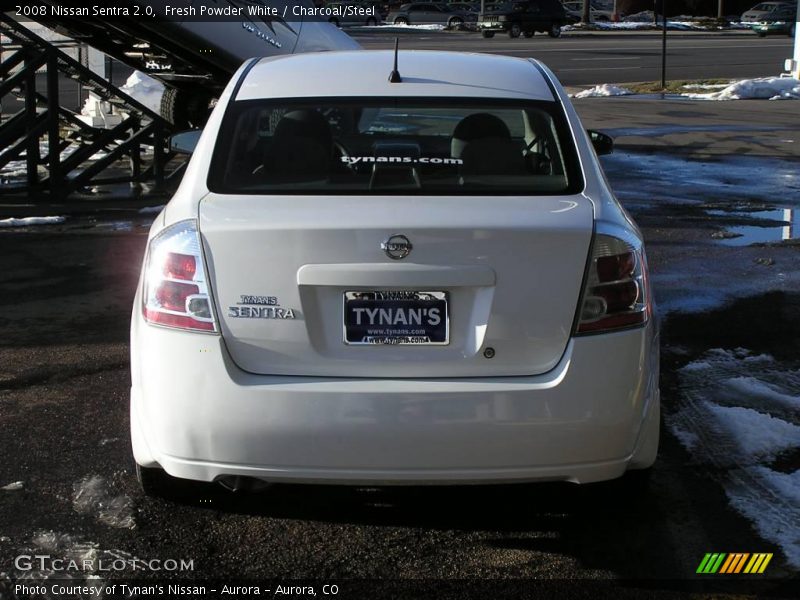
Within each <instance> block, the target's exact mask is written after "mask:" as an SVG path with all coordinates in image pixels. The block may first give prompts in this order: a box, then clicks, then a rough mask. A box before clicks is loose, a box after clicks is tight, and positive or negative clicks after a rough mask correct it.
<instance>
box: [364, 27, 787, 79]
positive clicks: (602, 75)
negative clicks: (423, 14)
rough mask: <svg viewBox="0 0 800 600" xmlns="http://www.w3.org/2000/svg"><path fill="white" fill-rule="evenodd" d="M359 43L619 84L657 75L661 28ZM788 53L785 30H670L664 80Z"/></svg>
mask: <svg viewBox="0 0 800 600" xmlns="http://www.w3.org/2000/svg"><path fill="white" fill-rule="evenodd" d="M351 35H352V36H353V37H354V38H356V39H357V40H358V41H359V43H361V45H362V46H364V48H368V49H372V48H391V47H393V45H394V39H395V37H399V38H400V47H401V48H405V49H416V50H459V51H467V52H489V53H492V54H506V55H510V56H519V57H526V58H527V57H533V58H538V59H540V60H542V61H543V62H544V63H545V64H546V65H548V66H549V67H550V68H551V69H553V70H554V71H555V73H556V75H557V76H558V78H559V79H560V80H561V83H562V84H564V85H593V84H598V83H626V82H634V81H657V80H660V79H661V34H660V33H658V32H646V33H643V32H626V33H620V34H616V33H602V34H600V33H597V34H591V35H589V34H584V33H580V34H578V33H564V34H563V35H562V37H561V38H559V39H552V38H550V37H547V36H546V35H536V36H534V37H533V38H531V39H525V38H519V39H515V40H512V39H510V38H508V37H507V36H500V35H498V36H495V37H494V38H492V39H483V38H481V37H480V36H479V35H478V34H476V33H447V32H441V33H440V32H435V33H414V34H410V33H400V34H396V33H383V32H381V31H380V30H376V31H375V32H372V31H369V30H367V31H364V29H360V30H359V31H353V32H351ZM791 55H792V40H790V39H789V38H788V37H786V36H772V37H768V38H765V39H762V38H759V37H757V36H756V35H755V34H751V33H748V32H743V33H730V34H718V33H714V34H702V33H690V34H687V33H682V32H669V35H668V41H667V79H711V78H732V79H734V78H736V79H742V78H746V77H765V76H770V75H777V74H778V73H780V72H782V70H783V62H784V60H785V59H786V58H790V57H791Z"/></svg>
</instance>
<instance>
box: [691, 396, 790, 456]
mask: <svg viewBox="0 0 800 600" xmlns="http://www.w3.org/2000/svg"><path fill="white" fill-rule="evenodd" d="M706 408H707V409H708V411H709V412H710V414H711V415H712V417H713V418H714V419H715V421H716V422H712V423H710V425H711V426H712V427H715V428H718V429H720V430H721V431H722V432H723V433H724V434H725V435H726V436H727V437H729V438H732V439H733V440H735V443H736V445H737V446H738V448H739V451H740V452H741V454H742V458H743V459H744V460H752V459H753V458H775V456H777V455H778V454H780V453H781V452H783V451H785V450H790V449H792V448H795V447H798V446H800V427H798V426H797V425H794V424H792V423H787V422H786V421H784V420H782V419H778V418H776V417H773V416H770V415H768V414H764V413H761V412H759V411H757V410H754V409H752V408H744V407H742V406H720V405H718V404H714V403H713V402H706Z"/></svg>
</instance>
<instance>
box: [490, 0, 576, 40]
mask: <svg viewBox="0 0 800 600" xmlns="http://www.w3.org/2000/svg"><path fill="white" fill-rule="evenodd" d="M570 22H571V19H570V18H569V16H568V15H567V12H566V10H564V7H563V6H562V5H561V3H560V2H559V1H558V0H522V1H520V2H509V3H507V4H502V5H500V6H498V7H496V8H494V7H493V8H492V9H487V10H486V12H485V13H484V14H483V15H481V16H480V17H479V18H478V30H479V31H480V32H481V34H482V35H483V37H485V38H490V37H494V34H495V33H507V34H508V36H509V37H511V38H518V37H519V36H520V35H524V36H525V37H528V38H529V37H533V35H534V34H535V33H536V32H537V31H539V32H542V33H547V34H548V35H549V36H550V37H554V38H556V37H559V36H560V35H561V28H562V27H563V26H564V25H567V24H568V23H570Z"/></svg>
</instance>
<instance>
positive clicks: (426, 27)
mask: <svg viewBox="0 0 800 600" xmlns="http://www.w3.org/2000/svg"><path fill="white" fill-rule="evenodd" d="M365 28H367V27H365ZM446 28H447V25H442V24H440V23H424V24H420V25H407V24H401V23H386V24H384V25H372V26H369V27H368V28H367V29H369V31H372V30H374V29H407V30H409V31H414V30H419V31H444V30H445V29H446Z"/></svg>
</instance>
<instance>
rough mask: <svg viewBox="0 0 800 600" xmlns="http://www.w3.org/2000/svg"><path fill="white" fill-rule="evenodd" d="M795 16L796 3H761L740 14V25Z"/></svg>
mask: <svg viewBox="0 0 800 600" xmlns="http://www.w3.org/2000/svg"><path fill="white" fill-rule="evenodd" d="M796 16H797V2H761V3H759V4H756V5H755V6H754V7H753V8H751V9H750V10H748V11H745V12H744V13H743V14H742V23H761V22H763V21H774V20H776V19H783V18H787V17H790V18H791V20H794V19H795V18H796Z"/></svg>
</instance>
